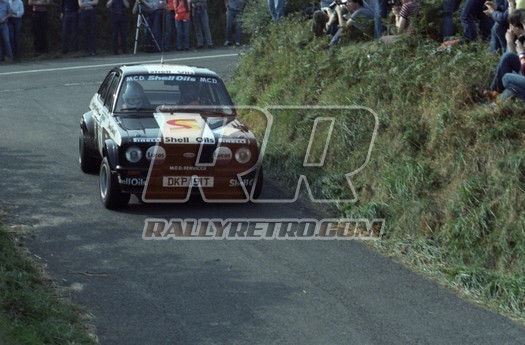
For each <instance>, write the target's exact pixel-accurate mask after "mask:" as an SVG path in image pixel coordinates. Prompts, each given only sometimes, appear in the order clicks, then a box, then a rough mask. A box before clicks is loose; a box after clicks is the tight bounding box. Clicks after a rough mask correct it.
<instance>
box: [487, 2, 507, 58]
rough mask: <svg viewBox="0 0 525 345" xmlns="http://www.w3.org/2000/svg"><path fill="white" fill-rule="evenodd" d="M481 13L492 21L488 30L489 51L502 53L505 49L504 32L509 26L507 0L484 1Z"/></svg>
mask: <svg viewBox="0 0 525 345" xmlns="http://www.w3.org/2000/svg"><path fill="white" fill-rule="evenodd" d="M483 13H485V15H487V16H488V17H490V18H492V20H493V21H494V25H493V26H492V30H491V32H490V51H492V52H494V51H501V52H503V53H504V52H505V51H506V50H507V42H506V40H505V33H506V32H507V29H508V28H509V18H508V17H509V16H508V15H509V12H508V9H507V0H496V2H494V1H486V2H485V8H484V10H483Z"/></svg>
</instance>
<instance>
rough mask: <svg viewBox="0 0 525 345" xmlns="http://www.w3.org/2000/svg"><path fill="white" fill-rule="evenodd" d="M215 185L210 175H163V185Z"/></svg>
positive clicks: (174, 186) (175, 186) (173, 186)
mask: <svg viewBox="0 0 525 345" xmlns="http://www.w3.org/2000/svg"><path fill="white" fill-rule="evenodd" d="M189 186H192V187H194V186H201V187H213V177H209V176H163V177H162V187H171V188H177V187H189Z"/></svg>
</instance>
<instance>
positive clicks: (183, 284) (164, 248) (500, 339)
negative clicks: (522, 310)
mask: <svg viewBox="0 0 525 345" xmlns="http://www.w3.org/2000/svg"><path fill="white" fill-rule="evenodd" d="M156 57H157V56H155V55H140V56H135V57H133V56H124V57H118V58H115V57H94V58H84V59H74V60H60V61H46V62H40V63H34V64H33V63H32V64H16V65H2V66H0V104H1V108H0V131H1V132H0V133H1V134H0V162H1V163H0V164H1V165H0V191H1V196H2V198H1V199H0V208H2V209H4V210H5V211H6V212H7V214H6V215H5V218H4V222H5V223H6V224H7V225H9V226H18V228H20V229H24V228H26V229H31V230H32V231H34V238H33V239H32V240H31V241H29V243H28V246H29V248H30V250H31V251H32V253H33V254H35V255H37V256H38V257H40V258H41V259H42V261H43V263H45V264H46V265H47V270H48V272H49V273H50V274H51V275H52V276H53V277H54V278H55V279H56V281H57V283H58V284H59V285H60V286H62V287H63V288H65V289H66V291H68V293H69V294H70V296H71V298H72V300H73V301H74V302H75V303H77V304H79V305H81V306H84V307H86V308H87V310H89V311H90V312H91V313H92V314H93V316H94V318H93V323H94V324H95V326H96V330H97V335H98V337H99V340H100V343H101V344H126V345H129V344H356V345H366V344H403V345H406V344H461V345H465V344H476V345H479V344H513V345H514V344H525V328H524V327H522V326H520V325H518V324H516V323H513V322H512V321H509V320H508V319H506V318H504V317H502V316H499V315H496V314H494V313H492V312H489V311H487V310H485V309H482V308H480V307H478V306H475V305H472V304H470V303H467V302H465V301H463V300H461V299H459V298H458V297H457V296H455V295H454V294H453V293H451V292H449V291H447V290H445V289H443V288H440V287H439V286H438V285H436V284H435V283H433V282H430V281H428V280H426V279H424V278H422V277H421V276H418V275H417V274H415V273H413V272H410V271H409V270H407V269H405V268H404V267H402V266H400V265H399V264H396V263H394V262H392V261H391V260H390V259H388V258H385V257H383V256H381V255H379V254H377V253H375V252H372V251H370V250H369V249H367V247H366V246H364V245H363V244H361V243H358V242H356V241H278V240H273V241H225V240H223V241H174V240H170V241H145V240H143V239H142V230H143V227H144V221H145V219H146V218H149V217H156V218H166V219H170V218H196V219H199V218H223V219H224V218H241V217H248V218H261V217H267V218H275V219H277V218H318V217H319V216H318V215H316V214H314V213H313V211H312V207H311V206H308V207H306V206H304V205H301V204H299V203H295V204H289V205H279V204H268V205H259V204H248V205H244V204H243V205H215V204H205V203H203V202H200V201H196V200H193V201H191V202H190V203H188V204H183V205H178V204H177V205H141V204H138V203H137V202H136V201H133V202H132V204H131V205H130V207H129V208H127V209H126V210H123V211H119V212H114V211H108V210H106V209H105V208H104V207H103V206H102V204H101V202H100V200H99V196H98V190H97V188H98V177H97V176H95V175H86V174H83V173H81V172H80V170H79V168H78V160H77V152H78V149H77V145H78V141H77V140H78V124H79V118H80V115H81V114H82V113H83V112H85V111H86V109H87V105H88V102H89V100H90V98H91V97H92V95H93V93H94V92H95V91H96V89H97V88H98V86H99V83H100V82H101V81H102V79H103V78H104V76H105V74H106V72H107V71H108V69H109V68H110V67H111V66H113V65H114V64H117V63H121V62H132V61H133V62H138V61H151V60H153V59H154V58H156ZM171 59H174V60H171ZM166 60H167V61H168V62H179V63H183V64H193V65H200V66H205V67H209V68H211V69H213V70H215V71H217V72H218V73H219V74H221V75H223V76H225V77H228V76H229V75H231V73H232V72H233V70H234V68H235V64H236V61H237V54H236V50H230V49H225V50H222V49H217V50H214V51H203V52H199V53H195V52H188V53H179V54H172V55H168V56H166ZM372 159H373V157H372ZM267 182H268V183H267V185H268V186H269V189H270V190H273V187H272V186H271V181H267ZM314 207H315V205H314ZM332 216H336V215H332Z"/></svg>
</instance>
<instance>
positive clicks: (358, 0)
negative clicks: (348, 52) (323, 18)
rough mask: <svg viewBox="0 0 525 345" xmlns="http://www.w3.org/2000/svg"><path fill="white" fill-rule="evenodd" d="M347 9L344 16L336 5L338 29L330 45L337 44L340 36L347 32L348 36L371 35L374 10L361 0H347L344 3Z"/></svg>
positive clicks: (360, 36) (340, 8)
mask: <svg viewBox="0 0 525 345" xmlns="http://www.w3.org/2000/svg"><path fill="white" fill-rule="evenodd" d="M345 6H346V8H347V9H348V11H349V14H347V15H346V16H344V15H343V8H342V7H341V6H336V8H335V15H336V16H337V20H338V23H339V26H338V30H337V32H336V33H335V35H334V37H333V38H332V41H331V42H330V45H332V46H333V45H337V44H338V43H339V41H340V39H341V37H342V36H343V35H344V34H346V33H348V34H349V36H350V38H354V39H357V38H363V37H370V38H372V37H373V23H374V22H373V20H374V11H373V10H372V9H371V8H370V7H369V6H368V5H365V4H364V2H363V0H348V1H347V2H346V4H345Z"/></svg>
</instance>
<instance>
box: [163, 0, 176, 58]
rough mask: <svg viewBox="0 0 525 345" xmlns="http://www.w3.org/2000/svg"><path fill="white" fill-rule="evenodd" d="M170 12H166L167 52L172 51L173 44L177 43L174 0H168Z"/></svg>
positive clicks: (165, 49) (165, 41) (165, 33)
mask: <svg viewBox="0 0 525 345" xmlns="http://www.w3.org/2000/svg"><path fill="white" fill-rule="evenodd" d="M167 4H168V10H167V11H166V27H165V30H164V40H163V43H164V47H163V50H164V51H165V52H169V51H170V50H171V43H172V42H174V41H175V7H174V1H173V0H167Z"/></svg>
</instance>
